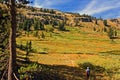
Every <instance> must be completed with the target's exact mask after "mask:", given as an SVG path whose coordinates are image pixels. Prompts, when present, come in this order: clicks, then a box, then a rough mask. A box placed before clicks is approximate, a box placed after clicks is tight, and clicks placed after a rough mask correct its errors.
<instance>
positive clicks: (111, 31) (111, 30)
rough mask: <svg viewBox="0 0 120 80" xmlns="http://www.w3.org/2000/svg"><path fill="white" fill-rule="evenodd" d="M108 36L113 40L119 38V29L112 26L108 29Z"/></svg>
mask: <svg viewBox="0 0 120 80" xmlns="http://www.w3.org/2000/svg"><path fill="white" fill-rule="evenodd" d="M108 37H109V38H110V39H111V40H112V41H113V40H114V39H116V38H117V31H116V30H115V29H114V28H112V27H110V28H109V31H108Z"/></svg>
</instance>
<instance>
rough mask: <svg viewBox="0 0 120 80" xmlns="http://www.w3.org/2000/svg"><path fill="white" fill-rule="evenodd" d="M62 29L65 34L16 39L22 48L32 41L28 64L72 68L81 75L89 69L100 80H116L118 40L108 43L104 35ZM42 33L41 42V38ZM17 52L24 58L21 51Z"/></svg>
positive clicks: (119, 57)
mask: <svg viewBox="0 0 120 80" xmlns="http://www.w3.org/2000/svg"><path fill="white" fill-rule="evenodd" d="M66 29H67V31H58V30H57V29H55V30H54V31H53V32H49V31H39V32H38V37H35V36H33V35H34V33H35V32H34V31H31V32H30V34H29V36H27V35H25V34H24V32H23V33H22V35H20V36H18V37H17V45H20V44H22V45H24V46H25V45H26V42H27V41H32V50H33V51H32V52H31V53H30V54H29V59H30V61H35V62H38V63H40V64H45V65H51V66H54V65H55V66H58V65H64V66H69V67H76V68H79V69H82V70H83V75H84V70H85V68H86V67H87V66H90V67H91V70H92V74H96V75H103V79H102V80H119V79H120V40H119V39H116V40H114V41H113V42H112V41H111V40H110V39H109V38H108V36H107V33H104V32H94V31H85V30H84V28H78V27H68V26H67V27H66ZM42 33H44V35H45V38H41V34H42ZM118 35H119V34H118ZM17 51H18V52H21V53H22V54H26V52H25V51H24V50H20V49H17ZM18 56H21V55H18ZM22 57H24V56H22ZM68 72H69V71H67V73H68ZM77 72H78V73H80V72H79V71H77ZM61 73H62V72H61ZM67 73H66V75H68V77H69V74H67ZM64 74H65V73H64ZM73 74H74V75H76V74H75V73H73ZM75 77H76V78H75V79H76V80H82V79H81V77H82V76H81V77H79V76H75Z"/></svg>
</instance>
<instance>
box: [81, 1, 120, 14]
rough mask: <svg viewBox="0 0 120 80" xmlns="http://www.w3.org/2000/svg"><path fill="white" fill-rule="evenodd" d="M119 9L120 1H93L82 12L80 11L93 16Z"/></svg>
mask: <svg viewBox="0 0 120 80" xmlns="http://www.w3.org/2000/svg"><path fill="white" fill-rule="evenodd" d="M118 7H120V1H119V0H92V1H91V2H90V3H89V4H88V5H86V7H85V8H84V9H83V10H82V11H79V13H80V14H84V13H85V14H89V15H93V14H96V13H101V12H104V11H107V10H111V9H114V8H118Z"/></svg>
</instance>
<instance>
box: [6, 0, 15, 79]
mask: <svg viewBox="0 0 120 80" xmlns="http://www.w3.org/2000/svg"><path fill="white" fill-rule="evenodd" d="M9 1H10V14H11V28H10V38H9V46H10V55H9V56H10V57H9V67H8V80H15V78H14V75H13V74H14V73H16V71H17V70H16V69H17V68H16V28H17V25H16V7H15V0H9Z"/></svg>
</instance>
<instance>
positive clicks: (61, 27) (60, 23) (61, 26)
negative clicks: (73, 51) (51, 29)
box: [59, 21, 65, 31]
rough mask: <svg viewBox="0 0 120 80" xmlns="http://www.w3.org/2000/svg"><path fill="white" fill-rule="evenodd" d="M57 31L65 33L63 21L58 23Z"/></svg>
mask: <svg viewBox="0 0 120 80" xmlns="http://www.w3.org/2000/svg"><path fill="white" fill-rule="evenodd" d="M59 30H60V31H65V24H64V21H62V22H59Z"/></svg>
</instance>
